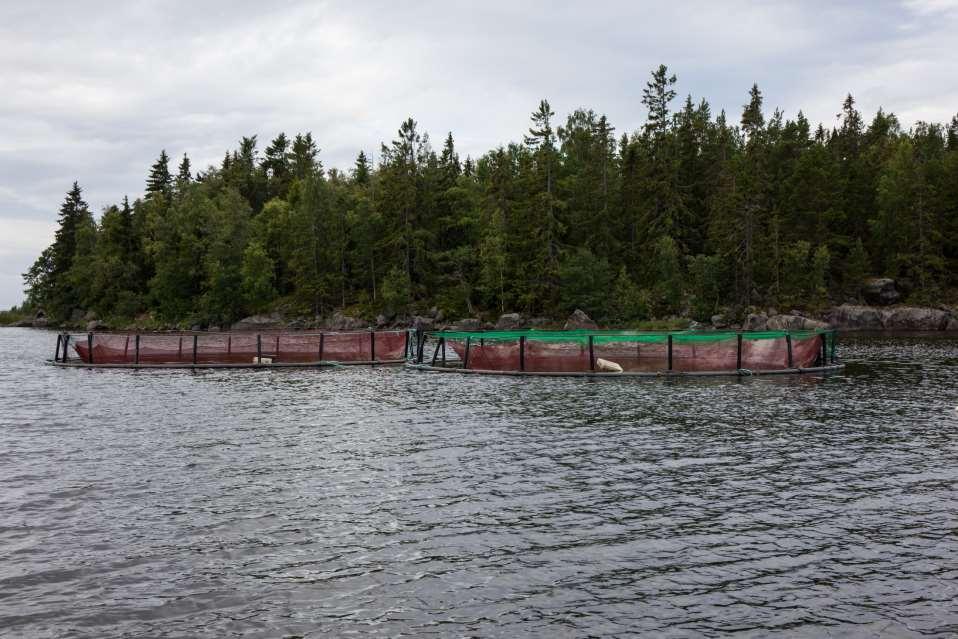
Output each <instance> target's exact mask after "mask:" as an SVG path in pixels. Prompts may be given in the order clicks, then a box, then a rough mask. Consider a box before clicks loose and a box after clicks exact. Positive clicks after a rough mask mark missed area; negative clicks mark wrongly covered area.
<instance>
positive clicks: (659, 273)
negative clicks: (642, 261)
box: [652, 235, 685, 316]
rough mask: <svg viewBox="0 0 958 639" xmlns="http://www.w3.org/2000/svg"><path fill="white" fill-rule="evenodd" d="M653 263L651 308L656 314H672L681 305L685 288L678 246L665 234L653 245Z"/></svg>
mask: <svg viewBox="0 0 958 639" xmlns="http://www.w3.org/2000/svg"><path fill="white" fill-rule="evenodd" d="M653 263H654V265H655V283H654V285H653V289H652V291H653V310H654V312H655V315H657V316H666V315H673V314H675V313H677V312H678V311H679V310H680V309H681V308H682V306H683V297H684V295H683V291H684V288H685V276H684V273H683V272H682V263H681V259H680V256H679V247H678V245H677V244H676V243H675V240H673V239H672V238H671V237H669V236H667V235H665V236H663V237H661V238H659V240H658V242H656V243H655V247H654V253H653Z"/></svg>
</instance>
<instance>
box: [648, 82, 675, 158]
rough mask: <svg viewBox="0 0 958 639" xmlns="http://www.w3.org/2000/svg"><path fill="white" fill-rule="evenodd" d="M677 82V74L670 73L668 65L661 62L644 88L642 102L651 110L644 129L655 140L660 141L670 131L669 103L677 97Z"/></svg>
mask: <svg viewBox="0 0 958 639" xmlns="http://www.w3.org/2000/svg"><path fill="white" fill-rule="evenodd" d="M675 82H676V77H675V74H672V75H669V69H668V67H666V66H665V65H664V64H660V65H659V68H658V69H656V70H655V71H653V72H652V79H651V80H649V81H648V82H646V84H645V88H644V89H643V90H642V104H644V105H645V107H646V108H647V109H648V112H649V113H648V117H647V118H646V123H645V126H644V127H643V130H644V131H645V134H646V135H648V136H649V137H651V138H652V139H653V140H656V141H659V140H661V139H662V138H664V137H665V135H666V133H668V128H669V122H670V118H669V103H670V102H671V101H672V100H673V99H674V98H675V89H673V88H672V87H673V86H674V85H675Z"/></svg>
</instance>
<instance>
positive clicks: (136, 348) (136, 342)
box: [133, 333, 140, 365]
mask: <svg viewBox="0 0 958 639" xmlns="http://www.w3.org/2000/svg"><path fill="white" fill-rule="evenodd" d="M133 363H134V364H137V365H139V363H140V334H139V333H137V334H136V337H134V338H133Z"/></svg>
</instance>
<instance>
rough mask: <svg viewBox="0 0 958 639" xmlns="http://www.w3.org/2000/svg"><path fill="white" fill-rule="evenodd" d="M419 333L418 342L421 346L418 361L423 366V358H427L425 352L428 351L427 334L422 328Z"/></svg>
mask: <svg viewBox="0 0 958 639" xmlns="http://www.w3.org/2000/svg"><path fill="white" fill-rule="evenodd" d="M417 332H418V337H417V342H418V343H419V346H418V349H419V350H418V352H417V353H416V359H417V360H418V361H419V363H420V364H422V362H423V357H424V356H425V352H424V351H425V350H426V332H425V331H424V330H422V327H421V326H420V327H419V328H418V329H417Z"/></svg>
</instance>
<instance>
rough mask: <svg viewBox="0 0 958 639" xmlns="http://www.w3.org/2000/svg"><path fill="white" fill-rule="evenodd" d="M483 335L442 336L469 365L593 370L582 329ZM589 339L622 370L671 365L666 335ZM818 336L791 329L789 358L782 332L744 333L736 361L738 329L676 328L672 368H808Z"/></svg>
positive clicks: (817, 350)
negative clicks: (678, 331)
mask: <svg viewBox="0 0 958 639" xmlns="http://www.w3.org/2000/svg"><path fill="white" fill-rule="evenodd" d="M486 335H488V337H483V334H481V333H476V334H474V335H470V336H469V339H468V340H466V339H463V338H462V334H457V333H451V334H448V336H445V338H446V341H447V343H448V344H449V345H450V347H451V348H452V350H453V351H454V352H455V353H456V356H457V357H458V359H459V360H462V362H463V364H464V365H465V366H466V367H468V368H469V369H470V370H490V371H520V370H524V371H527V372H583V373H584V372H589V371H590V370H592V366H591V358H590V352H589V341H588V340H589V336H588V335H585V334H581V333H580V334H576V333H569V334H567V335H565V336H563V335H562V334H559V333H542V334H539V335H537V334H536V333H535V332H533V331H530V332H526V333H523V334H522V335H521V338H522V339H523V342H524V344H523V346H521V347H520V344H521V343H523V342H520V337H514V338H513V337H511V336H510V337H501V336H499V335H496V334H489V333H487V334H486ZM592 340H593V343H592V356H593V357H594V358H595V359H596V360H598V359H603V360H607V361H609V362H614V363H615V364H618V365H619V366H621V367H622V370H623V371H625V372H648V373H654V372H660V371H666V370H670V367H669V346H668V336H666V335H663V334H659V335H653V334H637V335H634V336H630V335H628V334H623V333H617V334H611V333H610V334H597V335H594V336H593V337H592ZM822 340H823V335H822V334H821V333H813V332H799V333H796V334H793V335H791V342H792V359H791V362H789V358H788V337H787V334H786V333H782V332H779V333H755V334H748V333H745V334H743V339H742V346H741V349H742V350H741V361H739V353H738V348H739V346H738V344H739V338H738V335H737V334H736V333H712V334H708V333H706V334H702V333H697V334H691V333H685V334H675V335H674V336H673V342H672V365H671V370H672V371H678V372H721V371H730V372H731V371H736V370H738V369H740V368H741V369H748V370H755V371H768V370H785V369H789V368H810V367H812V366H814V365H815V364H816V362H817V361H819V358H820V357H821V354H822V343H823V342H822ZM467 343H468V344H469V347H468V348H469V353H468V357H467V355H466V344H467ZM520 350H521V351H522V352H521V354H520Z"/></svg>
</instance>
